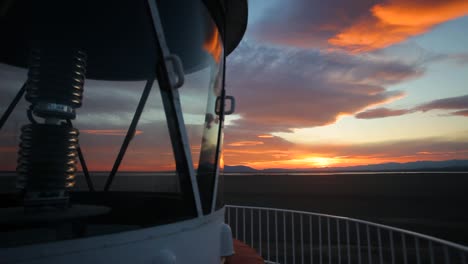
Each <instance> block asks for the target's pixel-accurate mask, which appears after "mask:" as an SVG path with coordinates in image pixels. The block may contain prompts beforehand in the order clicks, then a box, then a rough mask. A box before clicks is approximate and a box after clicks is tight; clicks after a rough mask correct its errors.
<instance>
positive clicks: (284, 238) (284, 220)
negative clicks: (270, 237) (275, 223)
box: [283, 211, 287, 264]
mask: <svg viewBox="0 0 468 264" xmlns="http://www.w3.org/2000/svg"><path fill="white" fill-rule="evenodd" d="M286 241H287V240H286V211H283V245H284V247H283V250H284V252H283V253H284V256H283V257H284V264H286V263H287V255H286Z"/></svg>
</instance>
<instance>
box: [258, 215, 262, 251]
mask: <svg viewBox="0 0 468 264" xmlns="http://www.w3.org/2000/svg"><path fill="white" fill-rule="evenodd" d="M258 245H259V246H258V249H259V251H260V256H262V210H258Z"/></svg>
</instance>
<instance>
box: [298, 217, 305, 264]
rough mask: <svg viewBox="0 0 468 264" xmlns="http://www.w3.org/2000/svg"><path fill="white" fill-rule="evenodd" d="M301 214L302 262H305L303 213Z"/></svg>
mask: <svg viewBox="0 0 468 264" xmlns="http://www.w3.org/2000/svg"><path fill="white" fill-rule="evenodd" d="M299 216H300V223H301V263H302V264H304V232H303V231H304V230H303V226H302V214H300V215H299Z"/></svg>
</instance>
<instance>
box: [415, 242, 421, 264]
mask: <svg viewBox="0 0 468 264" xmlns="http://www.w3.org/2000/svg"><path fill="white" fill-rule="evenodd" d="M414 247H415V250H416V264H421V257H420V256H419V239H418V238H417V237H415V238H414Z"/></svg>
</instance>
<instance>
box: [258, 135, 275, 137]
mask: <svg viewBox="0 0 468 264" xmlns="http://www.w3.org/2000/svg"><path fill="white" fill-rule="evenodd" d="M257 137H258V138H273V137H274V136H272V135H258V136H257Z"/></svg>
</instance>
